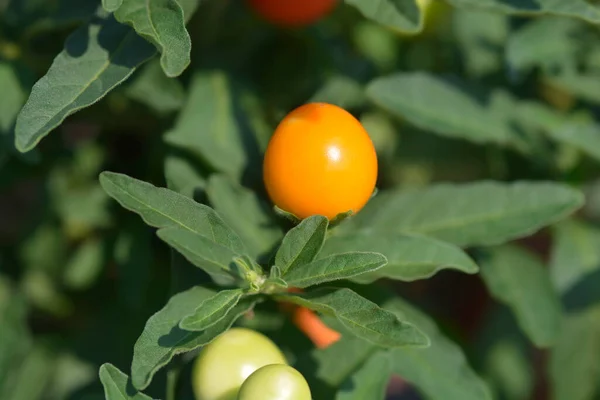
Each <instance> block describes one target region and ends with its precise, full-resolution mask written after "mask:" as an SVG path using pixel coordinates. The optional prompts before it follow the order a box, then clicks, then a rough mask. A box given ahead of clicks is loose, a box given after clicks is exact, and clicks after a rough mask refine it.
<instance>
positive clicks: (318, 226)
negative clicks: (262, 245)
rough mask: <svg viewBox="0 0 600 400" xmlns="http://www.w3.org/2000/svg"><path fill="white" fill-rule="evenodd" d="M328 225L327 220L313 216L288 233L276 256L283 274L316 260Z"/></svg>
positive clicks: (276, 261)
mask: <svg viewBox="0 0 600 400" xmlns="http://www.w3.org/2000/svg"><path fill="white" fill-rule="evenodd" d="M328 225H329V220H328V219H327V218H325V217H323V216H320V215H313V216H311V217H308V218H306V219H304V220H302V222H300V223H299V224H298V225H297V226H295V227H294V228H292V229H290V230H289V231H288V233H287V234H286V235H285V237H284V238H283V241H282V242H281V246H280V247H279V249H278V250H277V254H275V265H276V266H277V267H279V269H280V270H281V273H282V274H285V273H286V271H288V270H293V269H294V268H296V267H301V266H303V265H305V264H308V263H310V262H311V261H313V260H314V259H315V257H316V256H317V254H318V253H319V251H320V250H321V247H322V246H323V242H324V241H325V234H326V233H327V226H328Z"/></svg>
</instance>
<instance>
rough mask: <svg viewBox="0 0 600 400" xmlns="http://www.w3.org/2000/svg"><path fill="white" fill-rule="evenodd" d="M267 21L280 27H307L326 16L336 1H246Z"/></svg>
mask: <svg viewBox="0 0 600 400" xmlns="http://www.w3.org/2000/svg"><path fill="white" fill-rule="evenodd" d="M248 2H249V3H250V6H251V7H252V8H253V9H254V10H255V11H256V13H258V14H259V15H260V16H261V17H263V18H264V19H266V20H267V21H269V22H271V23H273V24H276V25H282V26H289V27H297V26H303V25H309V24H312V23H313V22H316V21H318V20H319V19H321V18H322V17H324V16H325V15H327V14H328V13H329V12H331V10H333V8H334V7H335V5H336V3H337V0H248Z"/></svg>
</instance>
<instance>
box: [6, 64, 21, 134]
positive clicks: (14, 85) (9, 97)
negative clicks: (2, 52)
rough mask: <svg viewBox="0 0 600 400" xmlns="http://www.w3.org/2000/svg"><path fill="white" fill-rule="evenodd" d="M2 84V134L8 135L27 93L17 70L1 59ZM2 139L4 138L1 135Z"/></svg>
mask: <svg viewBox="0 0 600 400" xmlns="http://www.w3.org/2000/svg"><path fill="white" fill-rule="evenodd" d="M0 86H1V87H2V92H3V94H4V95H3V96H2V97H1V98H0V136H1V135H8V134H9V133H11V132H12V130H13V126H14V124H15V120H16V118H17V115H18V114H19V111H20V110H21V107H22V106H23V103H24V102H25V99H26V93H25V90H24V89H23V87H22V86H21V83H20V82H19V77H18V75H17V71H16V70H15V68H14V67H13V66H11V65H10V64H8V63H5V62H1V61H0ZM0 140H2V138H1V137H0Z"/></svg>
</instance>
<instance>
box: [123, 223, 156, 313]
mask: <svg viewBox="0 0 600 400" xmlns="http://www.w3.org/2000/svg"><path fill="white" fill-rule="evenodd" d="M119 230H120V232H119V235H118V236H117V238H116V242H115V245H114V255H113V257H114V260H115V263H116V267H117V271H118V272H119V280H118V291H119V297H120V299H121V300H122V302H123V303H124V304H125V305H126V306H128V307H129V308H130V309H139V308H140V307H142V306H144V305H145V304H146V294H147V293H148V291H150V290H151V289H150V281H151V278H152V276H151V275H152V270H151V268H149V266H150V265H152V261H153V260H154V256H155V250H154V248H153V244H154V243H153V239H154V237H153V234H152V233H153V232H152V230H151V229H149V228H148V227H147V226H146V225H144V224H143V223H142V222H141V221H138V220H137V219H135V220H133V221H129V220H127V221H122V222H121V223H120V229H119Z"/></svg>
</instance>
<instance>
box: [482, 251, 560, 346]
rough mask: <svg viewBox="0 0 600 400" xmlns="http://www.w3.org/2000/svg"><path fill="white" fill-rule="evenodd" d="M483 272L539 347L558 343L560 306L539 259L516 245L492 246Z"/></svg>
mask: <svg viewBox="0 0 600 400" xmlns="http://www.w3.org/2000/svg"><path fill="white" fill-rule="evenodd" d="M481 275H482V277H483V280H484V282H485V283H486V285H487V287H488V289H489V290H490V292H491V294H492V296H494V298H496V299H497V300H498V301H500V302H502V303H505V304H506V305H508V306H509V307H510V308H511V309H512V310H513V312H514V313H515V315H516V317H517V321H518V322H519V325H520V326H521V328H522V329H523V331H524V332H525V333H526V334H527V336H528V337H529V338H530V339H531V340H532V341H533V343H534V344H535V345H536V346H538V347H548V346H551V345H552V344H554V343H555V341H556V339H557V337H558V334H559V333H560V325H561V317H562V315H561V313H562V311H561V305H560V300H559V298H558V295H557V293H556V292H555V291H554V289H553V287H552V283H551V282H550V276H549V274H548V273H547V271H546V270H545V269H544V266H543V265H542V263H541V262H540V260H538V259H537V258H536V257H535V256H534V255H533V254H531V253H529V252H527V251H525V250H523V249H520V248H518V247H515V246H510V245H506V246H502V247H497V248H493V249H489V253H487V254H486V256H485V257H484V258H483V259H482V260H481Z"/></svg>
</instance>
